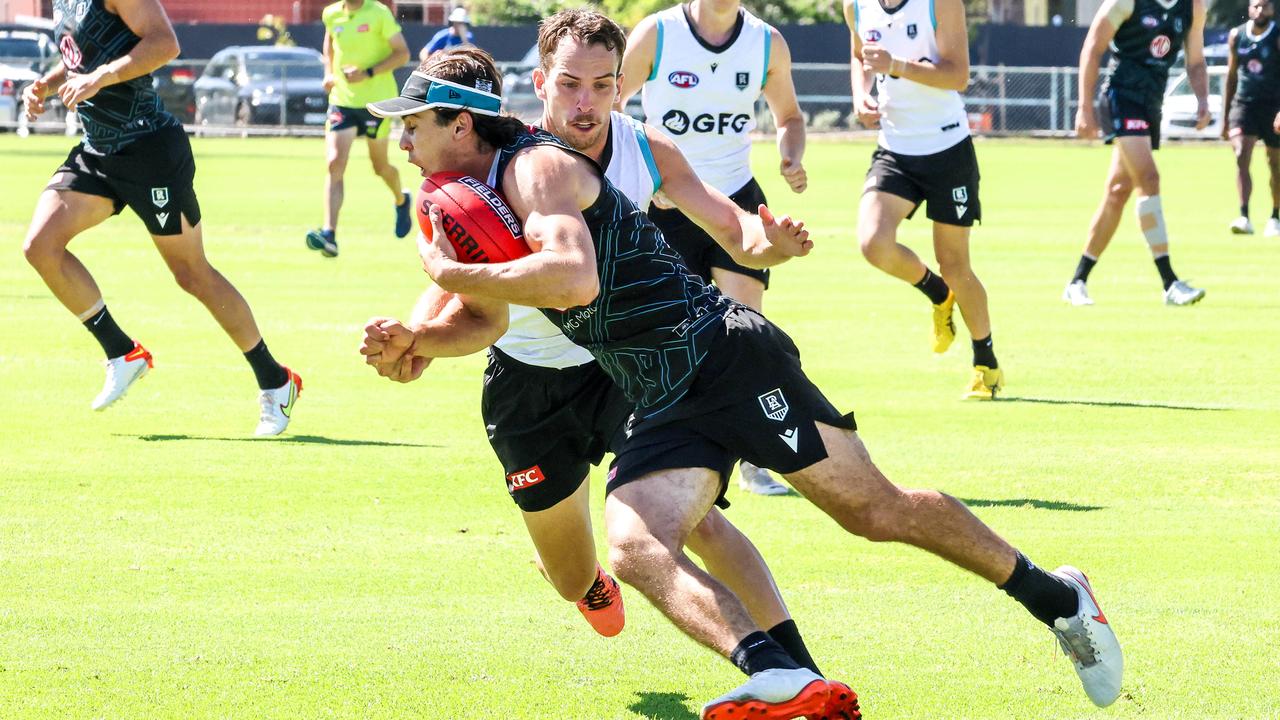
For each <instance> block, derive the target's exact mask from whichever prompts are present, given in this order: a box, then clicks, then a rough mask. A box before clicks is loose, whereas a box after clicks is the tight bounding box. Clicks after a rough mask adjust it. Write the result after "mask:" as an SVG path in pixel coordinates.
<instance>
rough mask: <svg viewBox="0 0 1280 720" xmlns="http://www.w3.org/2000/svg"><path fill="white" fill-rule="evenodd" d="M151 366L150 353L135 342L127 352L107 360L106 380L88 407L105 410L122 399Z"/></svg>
mask: <svg viewBox="0 0 1280 720" xmlns="http://www.w3.org/2000/svg"><path fill="white" fill-rule="evenodd" d="M152 364H153V363H152V360H151V353H149V352H147V349H146V348H144V347H142V346H141V345H139V344H138V343H137V342H134V343H133V349H132V350H130V351H129V352H127V353H125V354H124V355H121V356H119V357H113V358H111V359H110V360H107V362H106V365H107V380H106V382H104V383H103V384H102V392H100V393H98V397H96V398H94V399H93V403H92V404H91V405H90V407H92V408H93V409H94V410H106V409H107V408H108V407H109V406H110V405H111V403H113V402H115V401H117V400H119V399H120V398H122V397H124V394H125V392H127V391H128V390H129V387H130V386H132V385H133V383H134V382H135V381H137V380H138V379H139V378H141V377H142V376H143V375H146V374H147V371H148V370H150V369H151V367H152Z"/></svg>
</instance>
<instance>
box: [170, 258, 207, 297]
mask: <svg viewBox="0 0 1280 720" xmlns="http://www.w3.org/2000/svg"><path fill="white" fill-rule="evenodd" d="M173 280H174V282H176V283H178V287H180V288H182V289H183V290H184V291H186V292H187V293H189V294H191V295H194V296H196V297H204V295H205V292H206V290H208V288H209V280H210V273H209V270H208V268H199V267H195V266H191V265H183V266H180V267H176V268H174V269H173Z"/></svg>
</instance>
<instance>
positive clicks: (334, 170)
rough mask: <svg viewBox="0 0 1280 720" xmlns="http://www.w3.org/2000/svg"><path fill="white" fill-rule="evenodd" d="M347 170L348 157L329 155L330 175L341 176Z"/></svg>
mask: <svg viewBox="0 0 1280 720" xmlns="http://www.w3.org/2000/svg"><path fill="white" fill-rule="evenodd" d="M346 171H347V159H346V158H344V157H340V156H338V155H336V154H335V155H330V156H329V175H330V176H331V177H334V178H341V177H342V174H343V173H345V172H346Z"/></svg>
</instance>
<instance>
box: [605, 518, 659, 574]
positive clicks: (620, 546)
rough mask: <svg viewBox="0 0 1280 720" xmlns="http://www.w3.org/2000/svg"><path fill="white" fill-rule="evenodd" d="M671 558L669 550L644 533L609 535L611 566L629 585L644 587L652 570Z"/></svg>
mask: <svg viewBox="0 0 1280 720" xmlns="http://www.w3.org/2000/svg"><path fill="white" fill-rule="evenodd" d="M669 556H670V553H669V552H668V550H667V548H666V547H664V546H663V545H662V543H661V542H659V541H658V539H657V538H655V537H653V536H652V535H648V534H646V533H644V532H638V531H637V532H621V533H614V532H610V533H609V565H610V566H611V567H612V568H613V572H614V575H615V576H617V578H618V579H619V580H621V581H622V582H625V583H627V584H628V585H642V584H643V583H644V579H645V578H646V577H648V576H649V575H650V573H651V570H652V568H654V567H656V566H658V565H660V564H662V563H663V562H664V560H665V559H666V558H668V557H669Z"/></svg>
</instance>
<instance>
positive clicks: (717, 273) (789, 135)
mask: <svg viewBox="0 0 1280 720" xmlns="http://www.w3.org/2000/svg"><path fill="white" fill-rule="evenodd" d="M641 88H643V94H642V99H643V105H644V112H645V119H646V120H647V122H649V123H650V124H651V125H653V126H655V127H658V128H660V129H661V130H662V131H663V132H664V133H666V134H667V136H668V137H670V138H671V139H672V140H674V141H675V143H676V146H678V147H679V148H680V150H681V151H683V152H684V155H685V157H687V158H688V159H689V163H690V164H691V165H692V166H693V169H694V171H695V172H696V173H697V174H698V177H700V178H702V180H703V181H704V182H706V183H707V184H709V185H711V186H712V187H714V188H715V189H717V190H719V191H720V192H722V193H724V194H725V195H728V196H729V198H730V199H731V200H733V201H734V202H735V203H737V204H738V206H739V207H741V208H742V209H744V210H746V211H747V212H755V211H756V208H757V207H759V206H761V205H764V204H767V200H766V199H765V196H764V191H762V190H761V189H760V185H759V183H757V182H756V180H755V178H754V177H752V175H751V131H752V130H754V129H755V127H756V120H755V105H756V99H757V98H759V97H760V95H761V94H763V95H764V98H765V101H766V102H767V103H768V104H769V110H770V112H772V113H773V121H774V125H775V126H776V127H777V128H778V154H779V155H781V157H782V161H781V165H780V166H779V171H780V172H781V173H782V177H783V178H784V179H785V180H786V181H787V184H788V185H789V186H790V187H791V190H792V191H793V192H797V193H800V192H804V190H805V188H806V187H808V184H809V180H808V176H807V175H806V174H805V170H804V163H803V160H804V147H805V128H804V115H803V113H801V112H800V103H799V102H798V101H797V100H796V90H795V85H794V83H793V82H792V79H791V50H790V48H788V47H787V41H786V40H784V39H783V37H782V34H781V33H779V32H778V31H777V30H776V29H774V28H772V27H770V26H769V25H768V24H767V23H765V22H764V21H762V20H760V19H759V18H757V17H755V16H754V15H752V14H751V13H749V12H747V11H746V10H744V9H743V8H742V4H741V3H740V2H739V0H693V1H692V2H690V3H689V4H687V5H677V6H676V7H673V8H670V9H667V10H664V11H662V12H659V13H656V14H654V15H650V16H649V17H647V18H645V19H644V20H641V21H640V22H639V24H637V25H636V27H635V30H634V31H632V33H631V37H630V38H629V40H628V41H627V54H626V57H625V58H624V59H623V62H622V95H621V98H620V102H619V105H618V108H619V109H622V108H623V107H625V106H626V103H627V100H628V99H630V98H631V96H632V95H635V94H636V92H637V91H640V90H641ZM659 201H660V202H659V203H656V204H655V206H654V207H651V208H649V217H650V218H651V219H652V220H653V222H654V224H655V225H657V226H658V229H660V230H662V235H663V237H665V238H666V240H667V243H668V244H669V245H670V246H671V247H672V248H673V249H675V251H676V252H678V253H680V255H681V256H682V257H683V258H684V259H685V264H686V265H687V266H688V267H689V269H690V270H692V271H693V272H695V273H697V274H698V275H699V276H700V277H701V278H702V279H703V280H705V281H706V282H715V284H716V285H717V286H718V287H719V288H720V289H721V291H723V292H724V293H725V294H726V295H728V296H729V297H731V298H733V299H735V300H737V301H738V302H741V303H743V304H744V305H747V306H749V307H751V308H754V309H756V310H761V309H762V308H763V306H764V291H765V289H766V288H767V287H768V286H769V271H768V270H759V269H755V268H748V267H745V266H743V265H741V264H739V263H737V262H735V261H734V259H733V258H732V257H730V256H729V254H728V253H726V252H725V250H724V249H723V248H721V247H720V246H719V245H718V244H716V242H715V241H714V240H712V239H711V237H710V236H709V235H708V234H707V233H706V232H705V231H704V230H702V228H700V227H698V224H697V223H696V222H694V221H693V220H691V219H690V218H689V217H688V216H687V215H685V214H684V213H682V212H680V210H679V209H672V208H670V207H669V205H670V204H669V203H666V202H664V201H661V196H659ZM664 206H666V207H664ZM738 481H739V485H740V486H741V487H742V488H743V489H744V490H747V491H748V492H753V493H757V494H760V495H783V494H786V493H787V492H788V490H787V487H786V486H785V485H783V484H781V483H779V482H778V481H777V480H775V479H773V478H772V477H771V476H770V475H769V473H768V472H767V471H765V470H762V469H760V468H758V467H756V466H755V465H752V464H751V463H749V462H746V461H745V460H744V461H743V462H742V463H741V465H740V466H739V476H738Z"/></svg>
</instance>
